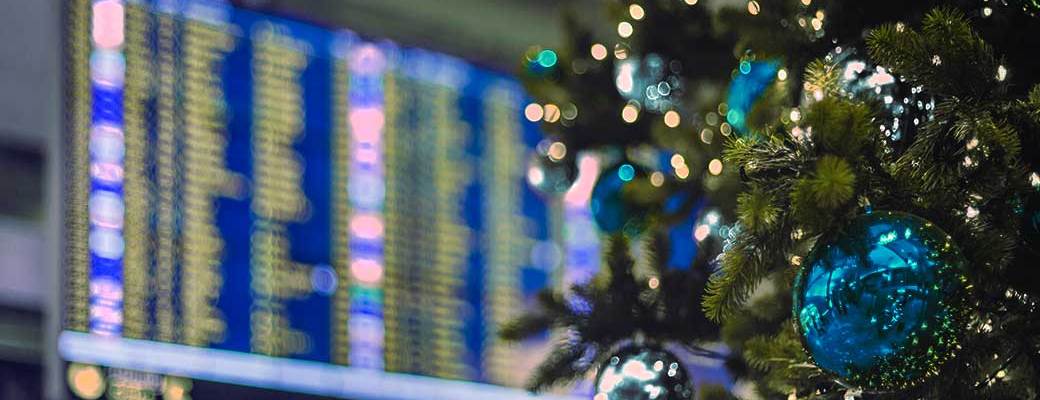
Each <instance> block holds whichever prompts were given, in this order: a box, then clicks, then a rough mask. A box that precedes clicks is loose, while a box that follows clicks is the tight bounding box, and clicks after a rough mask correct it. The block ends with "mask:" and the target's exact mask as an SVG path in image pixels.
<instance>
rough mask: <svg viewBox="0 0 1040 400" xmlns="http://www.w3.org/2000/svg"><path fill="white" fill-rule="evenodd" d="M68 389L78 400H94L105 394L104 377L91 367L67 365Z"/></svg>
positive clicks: (95, 368)
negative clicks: (80, 399)
mask: <svg viewBox="0 0 1040 400" xmlns="http://www.w3.org/2000/svg"><path fill="white" fill-rule="evenodd" d="M67 379H68V381H69V388H70V389H72V393H74V394H75V395H76V396H79V397H80V398H83V399H87V400H94V399H99V398H101V395H103V394H105V376H104V375H102V374H101V369H100V368H98V367H96V366H93V365H83V364H69V369H68V376H67Z"/></svg>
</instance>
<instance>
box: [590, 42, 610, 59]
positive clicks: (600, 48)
mask: <svg viewBox="0 0 1040 400" xmlns="http://www.w3.org/2000/svg"><path fill="white" fill-rule="evenodd" d="M589 52H590V53H592V58H593V59H595V60H596V61H601V60H603V59H604V58H607V46H604V45H602V44H599V43H596V44H594V45H592V48H591V49H589Z"/></svg>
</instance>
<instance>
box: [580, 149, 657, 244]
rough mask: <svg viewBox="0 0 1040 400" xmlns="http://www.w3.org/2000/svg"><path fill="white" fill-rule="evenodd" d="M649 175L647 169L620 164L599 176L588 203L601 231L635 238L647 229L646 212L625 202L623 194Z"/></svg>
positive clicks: (629, 202) (628, 201)
mask: <svg viewBox="0 0 1040 400" xmlns="http://www.w3.org/2000/svg"><path fill="white" fill-rule="evenodd" d="M647 175H648V174H647V171H646V169H645V168H643V167H641V166H638V165H635V164H630V163H621V164H618V165H617V166H614V167H613V168H608V169H606V170H604V171H603V173H601V174H600V176H599V179H597V180H596V185H595V186H594V187H593V188H592V198H591V200H590V202H589V205H590V207H591V209H592V217H593V218H594V219H595V220H596V225H597V226H599V229H600V230H602V231H604V232H607V233H617V232H624V233H626V234H635V233H639V232H640V231H642V230H643V228H645V226H644V225H645V222H646V210H643V209H642V208H641V207H639V206H638V205H636V204H633V203H632V202H631V201H630V200H628V199H626V198H625V196H624V191H625V187H626V186H627V185H630V184H631V183H632V182H633V181H634V180H635V179H636V178H640V177H646V176H647Z"/></svg>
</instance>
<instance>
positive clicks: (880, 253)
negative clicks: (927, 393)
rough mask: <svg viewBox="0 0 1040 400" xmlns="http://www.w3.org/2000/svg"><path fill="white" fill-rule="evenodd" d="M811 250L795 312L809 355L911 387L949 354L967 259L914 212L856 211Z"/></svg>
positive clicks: (855, 382)
mask: <svg viewBox="0 0 1040 400" xmlns="http://www.w3.org/2000/svg"><path fill="white" fill-rule="evenodd" d="M821 240H822V241H821V242H819V243H817V245H816V246H815V247H814V248H813V251H812V252H811V253H810V255H809V257H808V258H807V259H806V262H805V263H804V264H803V267H802V270H801V272H800V273H799V276H798V278H797V279H796V281H795V286H794V318H795V321H796V322H797V328H798V330H799V333H800V335H801V339H802V344H803V346H804V347H805V350H806V351H807V353H808V354H809V356H810V358H811V359H812V361H813V362H814V363H815V364H816V365H817V366H819V367H820V368H822V369H823V370H825V371H827V372H829V373H830V374H832V375H833V376H834V377H835V378H836V379H837V380H838V381H839V382H841V383H843V384H846V385H849V386H854V387H858V388H862V389H865V390H870V391H890V390H900V389H906V388H910V387H914V386H916V385H918V384H920V383H922V382H924V381H925V380H926V379H927V378H929V377H930V376H931V375H933V374H935V373H937V371H938V370H939V368H940V367H941V366H942V364H944V363H945V362H946V361H947V360H949V359H950V358H951V357H952V356H953V352H954V350H955V349H956V346H957V343H958V342H959V340H960V338H961V333H962V332H963V331H964V329H965V326H967V318H968V314H969V313H968V309H969V308H968V307H969V300H968V299H969V297H970V293H969V292H970V290H969V288H970V286H969V284H968V277H967V272H966V271H967V260H966V259H965V258H964V256H963V255H962V254H961V252H960V250H959V249H958V247H957V246H956V245H955V244H954V243H953V239H952V238H951V237H950V236H949V235H947V234H946V233H944V232H943V231H942V230H941V229H939V228H938V227H936V226H935V225H934V224H932V223H931V222H928V221H926V220H924V219H922V218H919V217H916V216H914V215H910V214H906V213H898V212H880V211H876V212H873V213H869V214H866V215H862V216H860V217H858V218H856V219H855V220H853V222H852V223H851V224H850V225H849V226H848V227H846V228H845V229H844V231H843V232H842V233H841V234H839V235H837V236H836V237H834V238H823V239H821Z"/></svg>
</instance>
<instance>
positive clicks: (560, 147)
mask: <svg viewBox="0 0 1040 400" xmlns="http://www.w3.org/2000/svg"><path fill="white" fill-rule="evenodd" d="M548 153H549V158H550V159H552V160H553V161H560V160H562V159H563V158H564V157H566V156H567V145H565V144H563V142H553V143H552V144H550V145H549V151H548Z"/></svg>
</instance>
